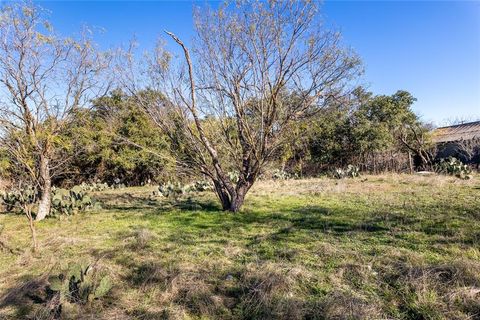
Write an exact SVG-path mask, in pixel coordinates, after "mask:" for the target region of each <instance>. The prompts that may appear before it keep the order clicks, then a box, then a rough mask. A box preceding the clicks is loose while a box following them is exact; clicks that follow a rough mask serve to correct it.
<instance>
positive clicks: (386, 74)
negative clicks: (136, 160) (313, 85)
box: [0, 0, 480, 125]
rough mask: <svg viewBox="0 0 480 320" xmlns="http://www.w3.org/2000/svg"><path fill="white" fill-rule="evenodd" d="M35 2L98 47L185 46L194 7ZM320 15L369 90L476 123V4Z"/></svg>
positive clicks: (420, 4) (382, 5) (339, 9)
mask: <svg viewBox="0 0 480 320" xmlns="http://www.w3.org/2000/svg"><path fill="white" fill-rule="evenodd" d="M0 2H1V0H0ZM38 3H39V4H40V5H41V6H43V7H45V8H47V9H49V10H50V11H51V13H52V14H51V20H52V22H53V25H54V26H55V28H56V29H57V30H58V31H60V32H61V33H64V34H69V33H72V32H75V31H77V30H78V29H79V27H80V26H81V25H82V24H87V25H89V26H94V27H99V28H102V29H104V32H103V33H101V34H99V35H97V42H99V43H100V45H101V46H102V47H104V48H108V47H115V46H118V45H119V44H122V43H123V44H126V43H128V41H129V40H130V39H131V38H132V36H133V35H135V36H136V38H137V39H138V41H139V43H140V45H141V46H143V47H145V48H148V47H151V46H152V45H153V43H154V42H155V41H156V39H157V38H158V37H159V36H163V35H162V31H163V30H164V29H168V30H171V31H173V32H175V33H176V34H177V35H178V36H180V37H181V38H183V39H184V41H185V42H187V43H188V40H189V39H190V38H191V37H192V34H193V25H192V6H193V4H194V3H193V2H192V1H177V2H167V1H145V2H127V1H121V2H115V1H103V2H95V1H40V2H38ZM203 3H204V2H197V3H196V4H197V5H201V4H203ZM322 11H323V14H324V16H325V18H326V20H327V22H328V23H329V24H331V25H333V26H335V28H337V29H339V30H340V31H341V32H342V34H343V38H344V42H345V44H346V45H348V46H351V47H352V48H353V49H354V50H355V51H356V52H357V53H358V54H359V55H360V56H361V58H362V60H363V62H364V65H365V75H364V76H363V78H362V80H361V82H362V83H363V84H365V85H367V86H368V88H369V89H370V90H371V91H373V92H374V93H378V94H392V93H394V92H395V91H396V90H399V89H403V90H407V91H410V92H411V93H412V94H413V95H414V96H415V97H416V98H417V99H418V101H417V102H416V103H415V105H414V110H415V111H416V112H417V113H418V114H419V115H421V116H422V119H423V120H425V121H433V122H435V123H436V124H437V125H442V124H444V123H445V121H447V120H453V119H456V118H460V119H477V118H479V119H480V1H470V2H465V1H450V2H448V1H441V2H437V1H401V2H400V1H399V2H397V1H326V2H325V3H324V5H323V8H322ZM172 47H173V44H172Z"/></svg>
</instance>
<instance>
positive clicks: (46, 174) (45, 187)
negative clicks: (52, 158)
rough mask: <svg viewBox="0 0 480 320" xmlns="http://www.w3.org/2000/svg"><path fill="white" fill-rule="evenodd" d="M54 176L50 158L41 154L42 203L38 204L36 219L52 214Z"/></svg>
mask: <svg viewBox="0 0 480 320" xmlns="http://www.w3.org/2000/svg"><path fill="white" fill-rule="evenodd" d="M51 191H52V178H51V177H50V163H49V159H48V158H47V157H45V156H44V155H41V156H40V203H39V204H38V213H37V217H36V218H35V220H36V221H40V220H43V219H45V217H46V216H47V215H48V214H50V205H51V199H50V197H51V195H50V193H51Z"/></svg>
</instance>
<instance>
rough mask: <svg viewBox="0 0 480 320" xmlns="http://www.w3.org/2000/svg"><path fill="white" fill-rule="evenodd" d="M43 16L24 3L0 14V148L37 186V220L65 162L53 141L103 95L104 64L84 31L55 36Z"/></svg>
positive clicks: (47, 205)
mask: <svg viewBox="0 0 480 320" xmlns="http://www.w3.org/2000/svg"><path fill="white" fill-rule="evenodd" d="M44 16H45V12H44V11H43V10H42V9H41V8H39V7H37V6H34V5H31V4H29V3H23V2H18V3H13V4H11V5H7V6H4V7H2V8H1V11H0V143H2V144H3V145H4V146H5V147H6V150H7V151H8V153H9V154H10V156H11V158H12V159H14V162H15V163H16V165H18V166H19V167H18V170H24V171H26V172H28V173H29V174H30V175H32V178H33V179H32V180H33V181H37V182H38V186H37V187H38V190H39V193H40V197H39V198H40V199H39V207H38V212H37V215H36V220H42V219H44V218H45V216H46V215H48V214H49V212H50V192H51V186H52V176H53V175H54V174H56V172H58V171H59V170H61V168H62V167H63V165H64V164H65V163H66V161H67V160H68V159H65V158H63V157H61V156H59V154H58V150H59V149H61V144H62V141H60V139H59V138H58V137H59V135H60V133H61V132H62V130H63V129H64V128H65V126H67V125H68V121H69V115H70V114H71V113H72V111H74V110H75V109H77V108H81V107H84V106H86V103H87V102H88V101H89V100H90V97H91V96H98V95H99V94H102V93H103V92H104V91H105V84H106V83H107V84H108V82H104V80H105V79H103V78H102V77H101V76H100V75H101V74H103V72H104V71H105V70H107V67H108V62H109V56H108V54H104V53H100V52H98V51H97V50H96V48H95V46H94V45H93V43H92V41H91V39H90V38H91V37H90V31H89V30H88V29H84V30H83V31H82V32H81V35H80V36H79V37H78V39H76V40H75V39H73V38H64V37H60V36H58V35H57V34H56V33H55V32H54V31H53V29H52V27H51V25H50V24H49V22H48V21H47V20H45V18H44Z"/></svg>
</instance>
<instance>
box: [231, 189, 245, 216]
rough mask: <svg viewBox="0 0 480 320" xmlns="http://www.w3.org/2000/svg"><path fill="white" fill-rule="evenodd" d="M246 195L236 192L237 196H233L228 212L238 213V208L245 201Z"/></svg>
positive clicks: (243, 192)
mask: <svg viewBox="0 0 480 320" xmlns="http://www.w3.org/2000/svg"><path fill="white" fill-rule="evenodd" d="M246 193H247V192H246V191H241V192H237V194H236V195H235V197H233V199H232V201H231V203H230V208H228V211H230V212H239V211H240V208H241V207H242V205H243V202H244V201H245V195H246Z"/></svg>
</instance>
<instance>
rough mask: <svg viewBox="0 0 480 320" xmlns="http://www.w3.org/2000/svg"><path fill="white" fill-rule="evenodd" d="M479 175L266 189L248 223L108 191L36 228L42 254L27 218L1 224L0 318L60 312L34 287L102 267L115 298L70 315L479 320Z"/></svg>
mask: <svg viewBox="0 0 480 320" xmlns="http://www.w3.org/2000/svg"><path fill="white" fill-rule="evenodd" d="M478 179H479V178H478V176H477V177H474V179H472V180H468V181H464V180H459V179H456V178H452V177H441V176H433V177H421V176H407V175H384V176H366V177H362V178H359V179H354V180H331V179H310V180H290V181H262V182H259V183H258V184H257V185H256V186H255V187H254V189H253V190H252V192H251V193H250V194H249V195H248V197H247V200H246V204H245V207H244V209H243V211H242V212H241V213H239V214H230V213H224V212H222V211H220V210H219V206H218V203H217V201H216V200H215V197H214V195H213V194H210V193H202V194H194V195H191V196H185V197H184V198H181V199H179V200H178V201H169V200H165V199H163V200H162V199H155V198H152V196H151V191H152V190H153V188H127V189H121V190H114V191H108V192H102V193H98V194H96V195H95V197H96V198H98V199H101V200H102V201H103V204H104V205H103V207H104V209H102V210H101V211H95V212H86V213H82V214H77V215H75V216H72V217H68V218H64V219H47V220H46V221H44V222H41V223H39V224H38V234H39V241H40V250H39V252H37V253H35V254H33V253H31V252H30V251H29V250H28V247H29V246H30V235H29V229H28V225H27V220H26V218H24V217H23V216H20V215H11V214H9V215H0V225H1V226H0V228H3V231H2V233H1V234H0V241H1V242H2V243H3V248H2V249H1V251H0V318H6V319H23V318H28V317H31V318H34V317H35V316H36V317H37V318H48V317H53V315H52V314H49V313H48V312H46V310H47V311H48V308H51V306H50V305H49V304H48V303H38V301H35V300H36V299H35V295H34V294H32V292H34V293H35V292H37V294H38V292H42V290H44V288H45V286H47V285H48V283H47V279H48V275H49V274H56V273H57V274H58V273H59V272H61V270H64V269H65V268H67V266H68V265H69V264H70V265H71V264H79V263H93V262H97V265H98V266H101V268H102V270H104V272H107V273H108V274H109V276H110V277H111V279H112V282H113V287H112V290H111V291H110V292H109V293H108V294H107V295H106V296H105V297H103V298H101V299H96V300H94V301H92V302H89V303H86V304H75V303H67V302H64V303H63V304H62V313H61V317H62V318H65V319H68V318H74V319H77V318H80V319H199V318H201V319H480V183H479V180H478ZM40 294H41V293H40ZM37 300H38V299H37ZM36 302H37V303H36Z"/></svg>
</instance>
